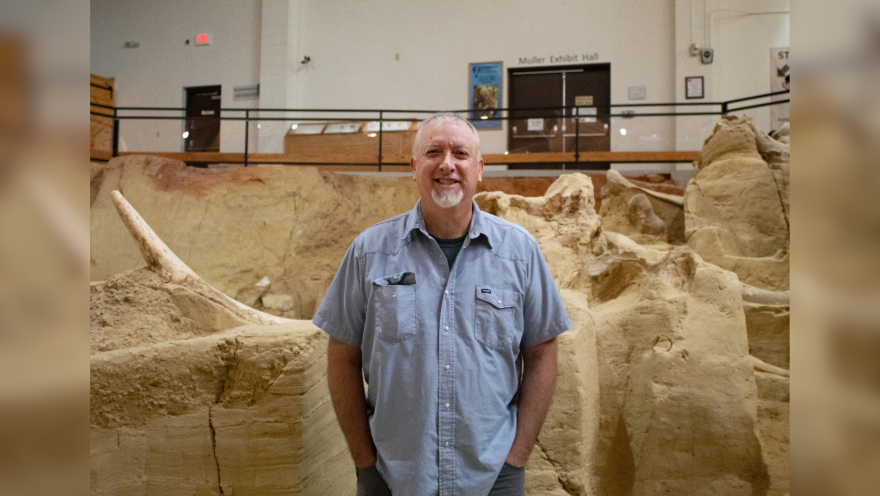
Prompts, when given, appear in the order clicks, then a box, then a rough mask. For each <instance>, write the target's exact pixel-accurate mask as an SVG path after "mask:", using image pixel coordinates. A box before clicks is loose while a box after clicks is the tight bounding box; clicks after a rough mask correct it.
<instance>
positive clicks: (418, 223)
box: [401, 198, 492, 248]
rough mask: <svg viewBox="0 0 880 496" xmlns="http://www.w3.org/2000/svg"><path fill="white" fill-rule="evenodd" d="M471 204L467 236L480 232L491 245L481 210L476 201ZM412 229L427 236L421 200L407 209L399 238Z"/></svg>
mask: <svg viewBox="0 0 880 496" xmlns="http://www.w3.org/2000/svg"><path fill="white" fill-rule="evenodd" d="M471 203H472V205H473V212H474V214H473V215H472V216H471V226H470V228H469V229H468V238H470V239H475V238H477V237H478V236H479V235H480V234H482V235H484V236H485V237H486V241H488V242H489V247H490V248H491V247H492V240H491V239H490V235H489V230H488V229H487V227H488V226H487V225H486V220H485V218H484V217H483V212H482V211H480V207H478V206H477V202H476V201H474V200H471ZM413 230H419V231H421V232H422V233H423V234H424V235H425V236H429V234H428V229H427V228H426V227H425V218H424V217H422V200H421V198H419V200H418V201H417V202H416V206H415V207H414V208H413V209H412V210H410V211H409V214H408V215H407V217H406V223H405V224H404V229H403V235H402V236H401V239H406V238H407V237H408V236H410V233H412V231H413Z"/></svg>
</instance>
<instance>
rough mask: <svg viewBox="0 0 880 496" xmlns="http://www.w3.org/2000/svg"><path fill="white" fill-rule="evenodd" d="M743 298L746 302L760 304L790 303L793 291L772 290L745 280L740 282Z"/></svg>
mask: <svg viewBox="0 0 880 496" xmlns="http://www.w3.org/2000/svg"><path fill="white" fill-rule="evenodd" d="M740 286H741V288H742V299H743V301H744V302H748V303H756V304H758V305H790V304H791V293H790V292H788V291H771V290H769V289H761V288H756V287H755V286H750V285H748V284H746V283H744V282H741V283H740Z"/></svg>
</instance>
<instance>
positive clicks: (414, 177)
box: [409, 158, 416, 181]
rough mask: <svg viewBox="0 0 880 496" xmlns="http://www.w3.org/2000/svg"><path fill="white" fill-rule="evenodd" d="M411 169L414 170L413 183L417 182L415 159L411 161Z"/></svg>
mask: <svg viewBox="0 0 880 496" xmlns="http://www.w3.org/2000/svg"><path fill="white" fill-rule="evenodd" d="M409 168H410V169H412V173H413V181H415V180H416V159H414V158H411V159H409Z"/></svg>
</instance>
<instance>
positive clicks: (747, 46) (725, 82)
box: [675, 0, 791, 150]
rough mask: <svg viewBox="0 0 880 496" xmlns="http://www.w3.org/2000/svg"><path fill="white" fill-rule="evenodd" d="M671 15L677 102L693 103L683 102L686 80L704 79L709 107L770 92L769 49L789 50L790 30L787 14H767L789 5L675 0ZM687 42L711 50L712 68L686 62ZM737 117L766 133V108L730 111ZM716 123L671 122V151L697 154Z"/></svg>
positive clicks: (772, 0)
mask: <svg viewBox="0 0 880 496" xmlns="http://www.w3.org/2000/svg"><path fill="white" fill-rule="evenodd" d="M675 10H676V22H675V27H676V35H675V54H676V69H675V79H676V82H675V84H676V99H677V101H679V102H686V101H694V100H686V99H685V94H684V80H685V77H688V76H703V77H704V82H705V94H706V96H705V99H704V100H705V101H709V102H711V101H716V102H720V101H725V100H732V99H737V98H743V97H748V96H754V95H760V94H764V93H769V92H770V76H771V72H770V71H771V69H772V67H771V64H770V49H771V48H778V47H787V46H789V43H790V41H789V38H790V30H791V29H790V18H791V16H790V15H789V14H783V13H771V12H786V11H789V10H790V0H676V1H675ZM691 43H696V44H697V45H698V46H700V47H709V48H713V49H714V50H715V58H714V61H713V63H712V64H709V65H704V64H702V63H701V62H700V58H699V57H692V56H691V55H690V54H689V47H690V45H691ZM762 101H767V100H762ZM754 103H760V102H757V101H756V102H754ZM691 109H692V110H696V109H694V108H693V107H691ZM715 109H717V107H716V108H715ZM679 110H680V111H687V107H679ZM742 114H746V115H749V116H750V117H752V118H753V119H754V121H755V125H756V126H757V127H758V129H761V130H763V131H765V132H769V131H770V130H771V129H770V110H769V108H767V107H765V108H760V109H754V110H748V111H742V112H736V115H742ZM717 120H718V118H717V117H715V116H712V117H679V118H677V122H676V124H677V125H676V130H677V142H676V147H677V149H679V150H699V149H700V148H701V147H702V145H703V140H704V139H705V138H706V137H707V136H708V135H709V134H710V133H711V132H712V128H713V127H714V124H715V122H716V121H717Z"/></svg>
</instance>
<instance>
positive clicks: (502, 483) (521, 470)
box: [357, 462, 526, 496]
mask: <svg viewBox="0 0 880 496" xmlns="http://www.w3.org/2000/svg"><path fill="white" fill-rule="evenodd" d="M525 492H526V468H525V467H514V466H513V465H511V464H509V463H507V462H505V463H504V466H502V467H501V472H500V473H499V474H498V478H497V479H495V484H494V485H493V486H492V490H491V491H489V496H523V495H524V494H525ZM357 496H391V490H390V489H388V484H386V483H385V480H384V479H382V475H381V474H379V471H378V470H377V469H376V467H367V468H359V469H358V470H357Z"/></svg>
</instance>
